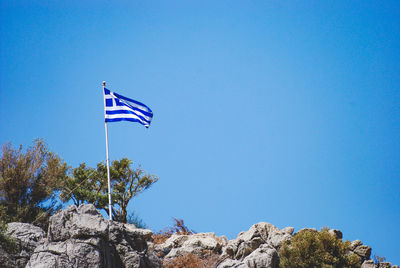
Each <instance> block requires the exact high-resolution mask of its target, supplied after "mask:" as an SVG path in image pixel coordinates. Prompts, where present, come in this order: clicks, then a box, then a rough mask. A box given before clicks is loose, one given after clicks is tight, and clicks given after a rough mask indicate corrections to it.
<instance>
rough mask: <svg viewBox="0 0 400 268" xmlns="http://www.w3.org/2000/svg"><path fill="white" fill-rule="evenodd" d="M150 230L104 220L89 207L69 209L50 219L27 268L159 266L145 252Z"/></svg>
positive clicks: (149, 253)
mask: <svg viewBox="0 0 400 268" xmlns="http://www.w3.org/2000/svg"><path fill="white" fill-rule="evenodd" d="M151 237H152V232H151V231H150V230H143V229H137V228H136V227H135V226H134V225H132V224H123V223H118V222H114V221H109V220H106V219H104V217H103V216H102V215H101V214H100V213H99V212H98V210H97V209H96V208H95V207H94V206H93V205H91V204H89V205H81V206H79V207H76V206H70V207H68V208H67V209H66V210H63V211H60V212H58V213H56V214H55V215H53V216H52V217H50V221H49V229H48V237H47V241H46V242H45V243H44V244H42V245H40V246H38V247H37V248H36V249H35V251H34V253H33V255H32V256H31V258H30V260H29V263H28V264H27V267H29V268H33V267H35V268H38V267H107V268H108V267H133V268H153V267H161V261H160V260H159V259H158V257H157V256H155V255H154V254H153V252H152V251H150V250H148V247H147V241H149V240H151Z"/></svg>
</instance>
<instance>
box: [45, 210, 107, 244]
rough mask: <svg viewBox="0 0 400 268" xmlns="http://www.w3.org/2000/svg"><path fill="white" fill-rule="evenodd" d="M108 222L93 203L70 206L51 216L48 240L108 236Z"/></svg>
mask: <svg viewBox="0 0 400 268" xmlns="http://www.w3.org/2000/svg"><path fill="white" fill-rule="evenodd" d="M107 234H108V222H107V221H106V220H105V219H104V217H103V216H102V215H101V214H100V212H98V211H97V209H96V207H95V206H94V205H92V204H89V205H81V206H79V207H76V206H69V207H68V208H67V209H66V210H62V211H60V212H58V213H56V214H55V215H53V216H51V217H50V222H49V230H48V240H49V241H51V242H56V241H65V240H67V239H69V238H83V239H84V238H87V237H94V236H95V237H105V238H106V237H107Z"/></svg>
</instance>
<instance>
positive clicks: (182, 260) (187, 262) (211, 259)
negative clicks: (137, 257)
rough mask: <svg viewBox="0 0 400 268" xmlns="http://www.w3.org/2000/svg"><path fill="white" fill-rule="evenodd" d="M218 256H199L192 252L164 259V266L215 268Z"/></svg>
mask: <svg viewBox="0 0 400 268" xmlns="http://www.w3.org/2000/svg"><path fill="white" fill-rule="evenodd" d="M218 261H219V256H218V255H216V254H210V255H207V257H204V258H201V257H200V256H197V255H195V254H192V253H188V254H186V255H183V256H180V257H177V258H174V259H172V260H168V261H164V262H163V267H165V268H215V267H217V265H218Z"/></svg>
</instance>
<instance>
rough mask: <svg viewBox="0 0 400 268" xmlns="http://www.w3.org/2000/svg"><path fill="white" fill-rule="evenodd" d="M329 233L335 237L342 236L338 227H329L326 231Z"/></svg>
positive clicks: (340, 237) (339, 237)
mask: <svg viewBox="0 0 400 268" xmlns="http://www.w3.org/2000/svg"><path fill="white" fill-rule="evenodd" d="M328 232H329V233H330V234H331V235H333V236H335V237H336V238H337V239H342V238H343V233H342V232H341V231H340V230H338V229H329V231H328Z"/></svg>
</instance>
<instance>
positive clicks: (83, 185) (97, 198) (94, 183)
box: [60, 163, 108, 208]
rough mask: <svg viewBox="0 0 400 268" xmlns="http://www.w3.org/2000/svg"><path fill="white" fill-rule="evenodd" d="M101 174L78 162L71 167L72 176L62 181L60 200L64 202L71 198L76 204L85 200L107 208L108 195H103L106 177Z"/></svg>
mask: <svg viewBox="0 0 400 268" xmlns="http://www.w3.org/2000/svg"><path fill="white" fill-rule="evenodd" d="M99 173H100V174H99ZM102 175H103V174H102V172H101V171H99V170H97V169H93V168H91V167H87V166H86V164H85V163H82V164H80V165H79V167H77V168H74V169H73V171H72V176H71V177H69V178H68V179H67V180H66V181H65V182H64V185H63V187H62V191H61V193H60V198H61V200H62V201H64V202H67V201H69V200H72V201H73V202H74V205H76V206H79V205H81V204H83V203H85V202H87V203H92V204H94V205H95V206H96V207H97V208H107V204H108V197H107V195H104V189H106V187H107V179H104V178H103V177H104V176H102Z"/></svg>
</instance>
